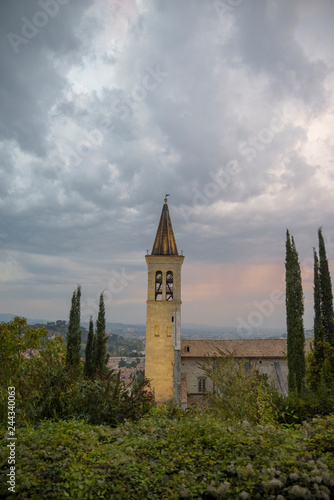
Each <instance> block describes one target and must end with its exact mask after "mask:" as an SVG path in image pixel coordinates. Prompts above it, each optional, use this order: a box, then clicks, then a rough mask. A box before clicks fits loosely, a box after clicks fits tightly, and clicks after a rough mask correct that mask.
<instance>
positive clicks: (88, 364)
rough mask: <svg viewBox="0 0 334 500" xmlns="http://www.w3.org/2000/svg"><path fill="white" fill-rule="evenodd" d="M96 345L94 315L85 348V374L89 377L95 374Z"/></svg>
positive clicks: (90, 320)
mask: <svg viewBox="0 0 334 500" xmlns="http://www.w3.org/2000/svg"><path fill="white" fill-rule="evenodd" d="M94 347H95V335H94V323H93V318H92V316H91V317H90V319H89V330H88V337H87V345H86V350H85V365H84V374H85V375H87V377H93V375H94V359H95V356H94Z"/></svg>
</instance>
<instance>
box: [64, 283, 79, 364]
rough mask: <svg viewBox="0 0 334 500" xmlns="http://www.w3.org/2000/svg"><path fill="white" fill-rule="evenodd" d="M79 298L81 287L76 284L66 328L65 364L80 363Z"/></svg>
mask: <svg viewBox="0 0 334 500" xmlns="http://www.w3.org/2000/svg"><path fill="white" fill-rule="evenodd" d="M80 299H81V287H80V286H79V285H78V286H77V289H76V290H75V291H74V292H73V295H72V302H71V310H70V318H69V322H68V330H67V350H66V366H68V367H69V366H79V365H80V359H81V356H80V349H81V328H80Z"/></svg>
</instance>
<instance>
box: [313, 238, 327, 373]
mask: <svg viewBox="0 0 334 500" xmlns="http://www.w3.org/2000/svg"><path fill="white" fill-rule="evenodd" d="M313 254H314V290H313V297H314V323H313V332H314V356H315V360H316V363H317V364H318V365H322V363H323V362H324V347H323V341H324V331H323V318H322V312H321V283H320V269H319V259H318V255H317V252H316V249H315V248H314V249H313Z"/></svg>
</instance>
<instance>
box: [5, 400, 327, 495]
mask: <svg viewBox="0 0 334 500" xmlns="http://www.w3.org/2000/svg"><path fill="white" fill-rule="evenodd" d="M333 419H334V417H330V418H326V419H320V420H315V421H314V422H312V423H310V424H305V425H304V426H302V427H301V428H300V430H296V429H280V428H275V427H274V426H272V425H269V426H251V425H250V424H249V423H248V422H243V423H236V422H232V423H231V422H225V421H222V420H221V419H219V418H217V417H214V416H212V415H208V414H205V413H202V414H200V415H199V414H195V413H189V414H188V413H186V414H185V415H184V417H183V418H180V416H178V418H168V417H166V409H165V408H164V409H162V410H161V411H160V409H155V410H154V416H150V417H147V418H143V419H141V421H140V422H137V423H130V422H126V423H124V424H122V425H121V426H119V427H117V428H109V427H107V426H92V425H89V424H87V423H85V422H83V421H59V422H51V421H45V422H42V423H41V424H40V425H38V426H36V427H35V428H34V427H31V426H29V427H28V428H26V429H20V430H19V431H18V441H17V443H18V445H17V474H16V484H17V488H16V489H17V493H16V498H18V499H24V498H32V499H33V498H35V499H39V498H43V499H44V498H45V499H47V498H48V499H49V498H50V499H52V498H56V499H59V498H62V499H65V498H71V499H90V498H92V499H95V498H102V499H110V498H112V499H113V500H114V499H115V500H117V499H124V498H126V499H130V500H131V499H136V500H139V499H145V500H146V499H161V498H168V499H173V498H174V499H176V498H177V499H179V498H203V499H209V498H221V499H223V498H228V499H245V500H246V499H266V498H276V499H281V498H282V497H283V498H306V499H310V500H312V499H321V498H322V499H325V500H326V499H329V498H332V497H333V495H334V464H333V456H332V453H333V449H334V435H333V428H334V420H333ZM3 434H4V433H2V435H0V437H1V438H3ZM7 455H8V452H7V450H6V449H5V447H4V448H3V449H2V450H1V452H0V468H1V471H2V472H6V470H7V469H6V468H7V467H8V466H7ZM6 491H7V490H6V484H4V483H3V484H2V486H1V487H0V496H2V497H4V496H5V495H6ZM278 495H282V497H279V496H278Z"/></svg>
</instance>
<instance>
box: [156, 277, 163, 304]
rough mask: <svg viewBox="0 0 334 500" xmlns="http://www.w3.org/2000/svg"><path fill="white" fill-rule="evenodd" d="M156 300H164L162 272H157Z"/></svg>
mask: <svg viewBox="0 0 334 500" xmlns="http://www.w3.org/2000/svg"><path fill="white" fill-rule="evenodd" d="M155 300H162V272H161V271H157V272H156V273H155Z"/></svg>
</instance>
